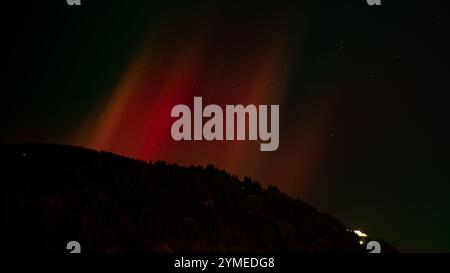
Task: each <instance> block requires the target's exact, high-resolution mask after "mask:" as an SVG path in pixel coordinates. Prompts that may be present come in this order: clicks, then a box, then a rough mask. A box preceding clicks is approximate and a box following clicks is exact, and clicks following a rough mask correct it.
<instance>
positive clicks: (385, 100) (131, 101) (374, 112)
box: [0, 0, 450, 251]
mask: <svg viewBox="0 0 450 273" xmlns="http://www.w3.org/2000/svg"><path fill="white" fill-rule="evenodd" d="M99 2H100V1H95V2H94V1H88V0H84V1H83V0H82V5H81V6H80V7H69V6H68V5H67V4H66V1H62V0H61V1H32V3H28V2H24V1H21V2H20V3H16V4H11V3H8V4H2V11H3V13H5V14H8V15H9V16H7V17H5V16H2V36H3V37H2V43H3V44H4V45H6V49H3V53H4V55H5V57H4V60H6V62H3V64H4V72H3V75H4V76H6V77H5V79H4V81H6V83H5V84H3V85H2V88H1V100H0V111H1V112H0V120H1V124H2V126H1V127H0V142H1V143H18V142H19V143H20V142H44V143H49V142H50V143H60V144H73V145H77V146H83V147H89V148H94V149H99V150H107V151H111V152H114V153H118V154H121V155H125V156H129V157H133V158H138V159H142V160H165V161H168V162H173V163H178V164H181V165H190V164H195V165H197V164H199V165H207V164H214V165H216V166H218V167H219V168H223V169H225V170H227V171H228V172H231V173H233V174H237V175H239V176H240V177H244V176H250V177H252V178H254V179H256V180H258V181H259V182H261V183H262V184H263V185H270V184H273V185H276V186H277V187H279V188H280V190H282V191H284V192H287V193H288V194H290V195H291V196H294V197H298V198H300V199H302V200H304V201H307V202H309V203H310V204H311V205H313V206H315V207H316V208H318V209H319V210H321V211H324V212H327V213H329V214H331V215H333V216H334V217H336V218H338V219H340V220H341V221H342V222H343V223H344V224H345V225H346V226H347V227H348V228H352V229H356V228H358V229H361V230H363V231H365V232H366V233H368V234H369V235H371V236H374V237H381V238H383V239H384V240H386V241H388V242H390V243H392V244H393V245H394V246H396V247H397V248H398V249H399V250H401V251H450V217H449V216H448V215H450V200H449V196H450V195H449V193H450V174H449V172H450V164H449V163H450V160H449V154H450V153H449V152H450V145H449V139H450V113H449V102H450V99H449V91H450V77H449V76H450V74H449V71H450V58H449V53H448V50H449V48H450V46H449V42H448V36H449V29H448V27H446V25H449V14H450V12H449V9H448V8H447V7H445V6H443V4H441V3H444V1H440V2H441V3H439V1H406V0H402V1H382V6H380V7H374V6H368V5H367V4H366V1H365V0H352V1H317V0H309V1H296V4H292V3H290V4H285V3H281V2H282V1H257V2H256V1H226V2H224V3H219V2H218V1H204V2H203V1H179V2H175V1H127V2H126V3H127V4H125V2H124V1H107V2H106V1H101V3H99ZM240 2H245V3H240ZM291 2H292V1H291ZM392 2H394V3H392ZM13 5H14V6H13ZM194 96H202V97H203V101H204V104H219V105H222V106H223V105H225V104H244V105H247V104H256V105H259V104H268V105H273V104H279V105H280V146H279V149H278V150H277V151H275V152H261V151H260V150H259V143H260V142H259V141H228V142H220V141H216V142H214V141H213V142H206V141H197V142H194V141H191V142H176V141H174V140H172V138H171V136H170V127H171V125H172V123H173V122H174V121H175V119H174V118H171V117H170V111H171V109H172V107H173V106H175V105H176V104H180V103H183V104H188V105H191V106H192V102H193V97H194Z"/></svg>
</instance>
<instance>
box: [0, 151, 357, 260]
mask: <svg viewBox="0 0 450 273" xmlns="http://www.w3.org/2000/svg"><path fill="white" fill-rule="evenodd" d="M0 157H1V176H0V177H1V181H2V193H1V194H2V199H1V201H2V209H1V217H2V235H3V236H2V237H3V238H2V248H3V250H4V251H5V250H8V251H11V250H12V251H50V252H66V251H67V250H66V249H65V248H66V244H67V242H68V241H72V240H75V241H79V242H80V244H81V245H82V251H83V252H116V251H117V252H129V251H136V252H140V251H154V252H172V251H173V252H178V251H186V252H292V251H298V252H365V249H364V247H363V246H360V245H359V243H358V242H359V239H358V237H357V236H356V235H355V234H353V233H351V232H349V231H347V229H346V228H345V227H344V225H342V224H341V223H340V222H339V221H337V220H335V219H334V218H332V217H330V216H328V215H326V214H322V213H320V212H318V211H317V210H315V209H314V208H313V207H311V206H309V205H308V204H306V203H304V202H302V201H300V200H294V199H292V198H290V197H289V196H287V195H286V194H284V193H281V192H280V191H279V190H278V189H277V188H275V187H268V188H267V189H263V188H262V187H261V186H260V185H259V184H258V183H256V182H254V181H252V180H251V179H250V178H245V179H244V180H243V181H240V180H239V179H238V178H237V177H235V176H231V175H229V174H228V173H226V172H225V171H220V170H217V169H216V168H215V167H213V166H208V167H206V168H201V167H194V166H191V167H180V166H177V165H169V164H166V163H164V162H153V163H151V162H150V163H147V162H143V161H138V160H133V159H129V158H125V157H120V156H117V155H114V154H111V153H106V152H96V151H92V150H87V149H83V148H77V147H71V146H59V145H47V144H24V145H0Z"/></svg>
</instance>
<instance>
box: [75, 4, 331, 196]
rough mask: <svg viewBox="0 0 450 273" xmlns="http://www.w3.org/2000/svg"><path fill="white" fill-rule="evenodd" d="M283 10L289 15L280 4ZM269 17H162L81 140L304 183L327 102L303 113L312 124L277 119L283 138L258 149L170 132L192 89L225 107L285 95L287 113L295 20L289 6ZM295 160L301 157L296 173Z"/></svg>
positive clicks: (314, 164)
mask: <svg viewBox="0 0 450 273" xmlns="http://www.w3.org/2000/svg"><path fill="white" fill-rule="evenodd" d="M282 14H284V15H286V13H285V11H284V13H282ZM287 14H289V13H287ZM265 19H266V18H265V17H264V16H261V18H259V21H258V20H256V21H255V20H249V22H247V23H246V24H244V25H243V27H242V28H233V26H231V27H230V26H228V24H229V21H228V20H222V19H221V18H220V16H219V18H215V16H214V14H212V15H211V14H208V15H204V16H199V17H198V19H197V20H196V21H195V22H190V23H183V24H180V23H177V22H171V23H165V24H166V25H164V24H162V25H163V26H165V27H160V28H158V30H157V31H154V32H153V33H151V35H149V36H148V37H147V38H146V41H145V42H144V43H143V45H142V46H141V48H140V49H138V50H137V51H136V52H134V53H133V56H131V58H130V62H129V65H128V67H127V68H126V69H125V70H124V72H123V74H122V76H121V78H120V79H119V80H118V84H117V86H116V88H115V89H114V90H112V92H109V94H111V95H109V97H104V98H101V100H102V103H98V104H97V105H102V104H103V105H105V107H104V108H102V109H96V110H95V111H93V112H95V113H96V115H95V116H88V117H87V119H86V120H87V123H89V124H94V125H93V126H85V127H84V128H87V129H86V130H84V131H83V132H82V133H81V134H80V136H82V137H80V138H79V139H78V144H81V145H83V146H88V147H91V148H94V149H99V150H106V151H111V152H114V153H118V154H121V155H125V156H130V157H134V158H138V159H142V160H165V161H168V162H172V163H177V164H181V165H191V164H193V165H203V166H205V165H207V164H214V165H216V166H218V167H219V168H223V169H225V170H227V171H229V172H231V173H234V174H237V175H239V176H250V177H253V178H255V179H257V180H259V181H261V182H262V183H264V184H275V185H278V186H280V188H282V189H289V190H295V191H296V192H299V191H300V189H299V188H301V191H303V192H305V191H304V189H303V188H302V187H303V186H304V185H303V184H302V181H301V180H304V182H305V183H307V182H308V181H310V180H311V179H312V178H313V177H315V175H314V173H315V172H316V171H317V168H318V164H320V159H319V158H318V157H321V156H323V153H316V154H317V156H314V157H312V156H311V153H315V152H317V150H314V151H313V150H312V149H316V148H319V147H326V145H324V143H318V142H320V139H322V138H321V137H320V135H322V134H323V130H326V129H319V128H326V125H325V126H322V125H323V124H322V125H321V123H323V119H322V118H320V117H321V116H323V114H320V113H324V112H323V111H324V109H323V107H320V109H314V110H313V111H311V112H310V113H309V115H310V117H306V118H307V119H308V120H309V121H308V120H307V121H305V122H307V123H308V124H310V123H311V122H314V121H316V124H312V125H311V124H310V125H306V126H304V128H303V129H300V130H299V127H298V126H295V127H292V128H291V125H289V124H280V148H279V150H278V151H275V152H270V153H264V152H261V151H260V150H259V145H260V143H261V142H260V141H212V142H208V141H180V142H177V141H174V140H173V139H172V138H171V135H170V128H171V125H172V123H173V122H174V121H175V119H174V118H171V116H170V112H171V109H172V107H173V106H175V105H177V104H187V105H189V106H190V107H193V98H194V96H202V97H203V103H204V105H206V104H218V105H221V106H222V107H223V106H225V105H226V104H233V105H236V104H243V105H248V104H255V105H261V104H265V105H273V104H281V106H280V107H281V109H280V110H281V113H280V114H281V115H283V100H284V99H285V92H286V88H287V87H286V86H287V82H288V81H289V70H290V66H291V61H292V59H293V53H292V52H291V49H292V48H293V47H294V46H293V45H292V42H293V41H292V39H291V37H290V34H291V32H296V33H298V29H293V25H295V24H293V23H292V18H290V17H289V16H283V18H282V19H281V18H278V19H280V20H272V21H271V23H268V22H265ZM236 26H240V24H238V23H237V24H236ZM263 26H264V27H263ZM295 40H296V41H297V40H299V39H298V37H296V38H295ZM93 121H94V122H93ZM308 126H309V127H308ZM314 128H316V129H314ZM301 139H303V140H305V141H304V142H302V143H303V144H301V143H299V140H301ZM308 139H309V140H314V139H316V140H315V141H307V140H308ZM305 143H306V144H305ZM299 166H303V167H302V169H301V174H298V173H299V171H298V168H299ZM284 174H285V175H284ZM281 180H282V181H283V182H285V183H286V185H284V184H282V182H281ZM294 180H295V181H296V183H293V182H294ZM292 184H295V185H297V186H295V187H293V186H292ZM302 185H303V186H302ZM291 192H292V191H291Z"/></svg>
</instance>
